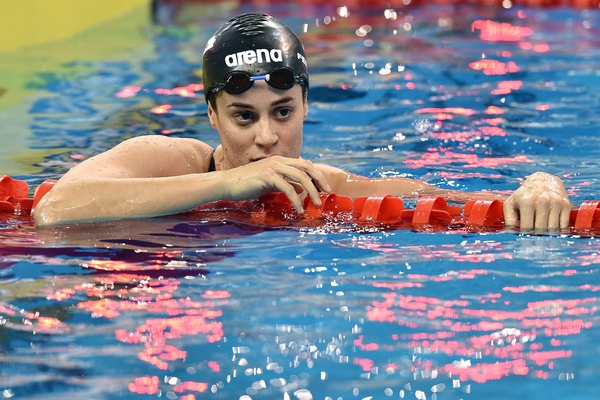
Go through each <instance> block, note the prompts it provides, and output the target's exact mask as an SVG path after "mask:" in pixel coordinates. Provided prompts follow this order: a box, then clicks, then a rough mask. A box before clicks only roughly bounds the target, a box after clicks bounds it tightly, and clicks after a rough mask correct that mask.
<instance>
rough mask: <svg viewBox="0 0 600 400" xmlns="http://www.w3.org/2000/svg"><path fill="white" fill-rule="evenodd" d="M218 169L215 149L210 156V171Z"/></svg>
mask: <svg viewBox="0 0 600 400" xmlns="http://www.w3.org/2000/svg"><path fill="white" fill-rule="evenodd" d="M216 170H217V168H216V165H215V152H214V150H213V153H212V154H211V156H210V164H209V165H208V172H215V171H216Z"/></svg>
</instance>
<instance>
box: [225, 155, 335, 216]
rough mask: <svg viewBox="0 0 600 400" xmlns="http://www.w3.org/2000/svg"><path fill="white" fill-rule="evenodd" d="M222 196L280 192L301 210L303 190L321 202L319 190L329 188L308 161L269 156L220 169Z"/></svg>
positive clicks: (237, 197) (242, 197) (233, 197)
mask: <svg viewBox="0 0 600 400" xmlns="http://www.w3.org/2000/svg"><path fill="white" fill-rule="evenodd" d="M223 176H224V177H225V182H224V188H225V189H224V190H225V191H226V193H225V197H226V198H228V199H230V200H234V201H238V200H248V199H256V198H258V197H260V196H263V195H265V194H267V193H270V192H283V193H284V194H285V195H286V196H287V197H288V199H289V200H290V202H291V203H292V205H293V207H294V209H295V210H296V211H297V212H298V213H300V214H302V213H304V209H303V207H302V203H303V196H301V195H302V194H303V193H304V192H306V194H307V195H308V196H309V197H310V199H311V200H312V202H313V203H314V204H315V205H316V206H317V207H320V206H321V199H320V197H319V190H320V191H322V192H330V191H331V188H330V186H329V183H328V182H327V179H326V178H325V176H324V175H323V174H322V173H321V171H319V170H318V169H317V168H316V167H315V166H314V165H313V163H312V162H310V161H308V160H304V159H302V158H287V157H281V156H272V157H269V158H265V159H263V160H259V161H255V162H252V163H250V164H246V165H242V166H240V167H236V168H233V169H230V170H226V171H223Z"/></svg>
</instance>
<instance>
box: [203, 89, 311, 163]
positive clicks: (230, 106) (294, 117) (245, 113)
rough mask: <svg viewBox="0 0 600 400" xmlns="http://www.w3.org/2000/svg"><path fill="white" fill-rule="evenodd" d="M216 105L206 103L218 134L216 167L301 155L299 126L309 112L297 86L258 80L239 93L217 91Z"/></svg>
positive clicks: (300, 126) (300, 127) (300, 131)
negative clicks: (277, 85) (277, 86)
mask: <svg viewBox="0 0 600 400" xmlns="http://www.w3.org/2000/svg"><path fill="white" fill-rule="evenodd" d="M216 105H217V106H216V110H215V109H213V107H212V105H211V104H210V103H209V105H208V116H209V119H210V123H211V125H212V126H213V127H214V128H215V129H216V130H217V131H218V132H219V135H220V137H221V145H222V155H223V160H222V162H221V164H220V165H219V166H218V168H219V169H230V168H235V167H239V166H241V165H245V164H248V163H251V162H253V161H257V160H260V159H262V158H266V157H270V156H274V155H278V156H283V157H290V158H298V157H300V152H301V151H302V126H303V123H304V119H305V118H306V115H307V114H308V105H307V103H306V101H305V99H304V96H303V94H302V87H301V86H300V85H294V87H292V88H291V89H288V90H279V89H275V88H272V87H270V86H268V85H267V84H266V82H265V81H257V82H256V83H255V84H254V85H253V86H252V88H250V89H249V90H247V91H245V92H243V93H241V94H238V95H232V94H229V93H227V92H225V91H223V92H221V93H219V95H217V96H216ZM217 161H220V160H219V157H218V158H217Z"/></svg>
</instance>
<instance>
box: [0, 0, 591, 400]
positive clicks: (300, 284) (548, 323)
mask: <svg viewBox="0 0 600 400" xmlns="http://www.w3.org/2000/svg"><path fill="white" fill-rule="evenodd" d="M168 4H169V3H166V2H165V3H164V4H163V5H162V6H161V7H159V8H158V10H157V11H158V13H157V14H156V20H157V24H156V25H150V24H149V25H148V26H145V27H140V29H143V30H144V32H145V35H146V36H145V41H146V45H147V46H144V47H143V48H140V49H139V51H136V52H133V53H132V54H129V55H128V56H127V57H124V56H119V57H117V56H115V58H114V59H107V60H104V61H92V60H86V59H82V60H78V61H76V62H72V63H69V64H67V65H63V66H61V70H60V71H44V72H40V74H39V75H37V76H36V77H35V82H36V83H35V84H36V85H37V87H38V88H39V89H38V97H37V98H36V99H35V101H33V102H32V105H31V107H30V108H29V109H28V118H27V119H28V135H29V136H28V138H27V140H28V143H29V145H28V149H27V150H31V151H32V152H34V153H35V154H43V156H40V157H39V159H38V160H37V161H36V162H35V165H34V166H35V167H37V168H39V169H40V173H36V174H26V173H23V174H20V175H19V174H17V175H15V177H17V178H20V179H24V180H26V181H27V182H28V183H29V184H30V186H31V187H34V186H35V185H37V184H39V183H40V182H42V181H43V180H44V179H46V178H58V177H59V176H60V175H61V174H62V173H64V172H65V171H66V170H67V169H68V168H69V167H70V166H71V165H73V163H75V162H78V161H79V160H81V159H82V158H86V157H89V156H91V155H93V154H96V153H98V152H100V151H103V150H106V149H108V148H110V147H111V146H113V145H115V144H117V143H119V142H120V141H122V140H124V139H126V138H129V137H133V136H137V135H143V134H168V135H172V136H191V137H197V138H199V139H201V140H204V141H206V142H208V143H211V144H213V145H216V144H217V140H218V138H217V135H216V133H214V132H213V131H212V129H211V128H210V125H209V123H208V120H207V116H206V106H205V104H204V100H203V95H202V92H201V91H200V90H198V87H195V86H193V85H194V84H196V83H198V80H197V72H194V71H195V70H196V69H197V68H198V67H199V64H198V63H199V60H200V58H201V57H200V54H201V50H202V48H203V45H204V42H205V41H206V40H207V39H208V37H209V36H210V34H211V33H212V32H213V31H214V30H215V29H216V28H217V27H218V26H219V25H220V24H221V23H222V22H223V21H225V20H226V19H228V18H229V17H230V16H233V15H235V14H238V13H240V12H243V11H249V10H255V9H257V8H259V9H260V10H262V11H267V12H270V13H272V14H274V15H275V16H277V17H280V18H281V19H283V20H284V21H286V22H287V23H288V24H289V25H290V26H291V27H292V28H293V29H294V30H296V31H297V32H303V33H302V34H301V37H302V39H303V40H304V42H305V44H306V48H307V52H308V54H309V62H310V68H311V69H310V71H311V89H310V92H309V99H310V102H311V103H310V104H311V106H310V112H309V119H308V121H307V123H306V127H305V151H304V156H305V157H307V158H310V159H313V160H317V161H321V162H324V163H329V164H333V165H337V166H340V167H342V168H346V169H348V170H351V171H352V172H355V173H360V174H364V175H368V176H389V175H402V176H411V177H418V178H422V179H425V180H427V181H428V182H431V183H433V184H436V185H439V186H441V187H452V188H458V189H462V190H469V191H476V190H482V189H492V190H497V191H510V190H514V189H515V188H516V187H517V186H518V184H519V180H520V179H521V178H522V177H523V176H525V175H527V174H529V173H532V172H534V171H537V170H545V171H548V172H550V173H553V174H556V175H559V176H561V177H563V178H564V181H565V185H566V187H567V189H568V191H569V192H570V194H571V195H572V199H573V202H574V204H575V206H577V205H578V204H580V203H581V202H582V201H583V200H586V199H598V198H599V197H600V194H599V193H600V189H599V188H600V185H599V183H600V182H599V180H598V177H597V171H598V167H599V165H600V163H599V162H598V160H599V156H600V140H599V139H598V138H599V136H598V134H597V131H598V129H599V128H600V120H599V119H598V113H597V110H598V106H599V103H600V101H599V100H600V98H599V95H598V93H600V76H599V73H598V71H599V70H600V51H599V49H600V40H599V39H598V38H599V37H600V36H599V33H600V32H599V31H600V13H599V12H598V11H578V10H572V9H565V8H559V9H523V8H513V9H508V10H504V9H500V8H478V7H475V6H472V5H470V6H458V5H456V6H444V5H436V6H427V7H412V8H397V9H395V10H391V9H388V10H386V9H385V8H384V7H377V6H372V7H367V6H361V7H360V8H359V7H353V6H348V7H347V8H339V7H338V6H334V5H302V4H296V3H293V2H291V3H285V4H281V3H276V4H273V5H262V4H261V6H260V7H258V6H251V5H240V6H235V7H233V8H232V9H227V8H224V7H222V8H219V7H213V8H206V9H204V11H202V9H200V11H198V9H194V10H195V14H192V15H194V18H195V19H194V18H190V17H188V18H187V20H190V19H192V20H193V21H194V22H193V23H191V24H183V23H181V22H178V21H181V20H182V19H183V16H182V15H181V13H183V12H184V11H182V10H181V9H180V10H179V11H178V9H177V8H171V7H170V6H168ZM171 4H173V3H171ZM159 5H160V3H159ZM255 7H256V8H255ZM186 12H189V10H187V11H186ZM1 112H2V111H0V113H1ZM337 228H340V227H335V226H333V227H332V226H327V227H324V228H306V229H301V228H297V229H261V228H260V227H256V226H248V225H243V224H242V225H240V224H236V223H235V222H234V221H232V222H229V223H216V222H207V221H205V220H203V219H202V218H198V217H195V216H194V215H183V216H173V217H164V218H156V219H147V220H136V221H116V222H110V223H103V224H91V225H86V224H82V225H79V226H68V227H60V228H48V229H40V230H36V229H35V228H34V227H33V225H32V223H31V221H28V220H26V219H18V218H9V217H8V216H4V217H3V219H2V220H1V221H0V293H1V298H0V360H1V361H2V362H1V363H0V397H4V398H22V399H64V398H77V399H142V398H155V397H160V398H167V399H187V400H189V399H204V398H215V399H309V398H314V399H371V398H372V399H387V398H393V399H397V398H405V399H440V400H441V399H516V398H527V399H592V398H597V397H598V396H599V395H600V384H599V383H598V379H597V377H598V376H599V374H600V362H599V361H598V360H599V359H600V358H599V357H600V345H599V343H600V329H599V324H600V321H599V318H598V306H599V305H600V301H599V299H598V295H599V294H598V293H599V292H600V272H599V265H600V255H599V250H600V245H599V242H598V239H597V238H596V237H595V236H594V235H592V234H586V235H573V234H570V233H552V234H549V233H547V234H539V235H533V234H529V233H518V232H506V231H495V232H487V233H470V232H465V231H452V232H434V233H426V232H414V231H410V230H384V231H373V232H364V231H357V230H353V229H348V228H347V227H344V228H343V229H341V228H340V229H337Z"/></svg>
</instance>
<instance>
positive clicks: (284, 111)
mask: <svg viewBox="0 0 600 400" xmlns="http://www.w3.org/2000/svg"><path fill="white" fill-rule="evenodd" d="M292 112H293V110H292V109H291V108H280V109H279V110H276V111H275V116H276V117H277V118H282V119H285V118H289V117H290V115H292Z"/></svg>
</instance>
